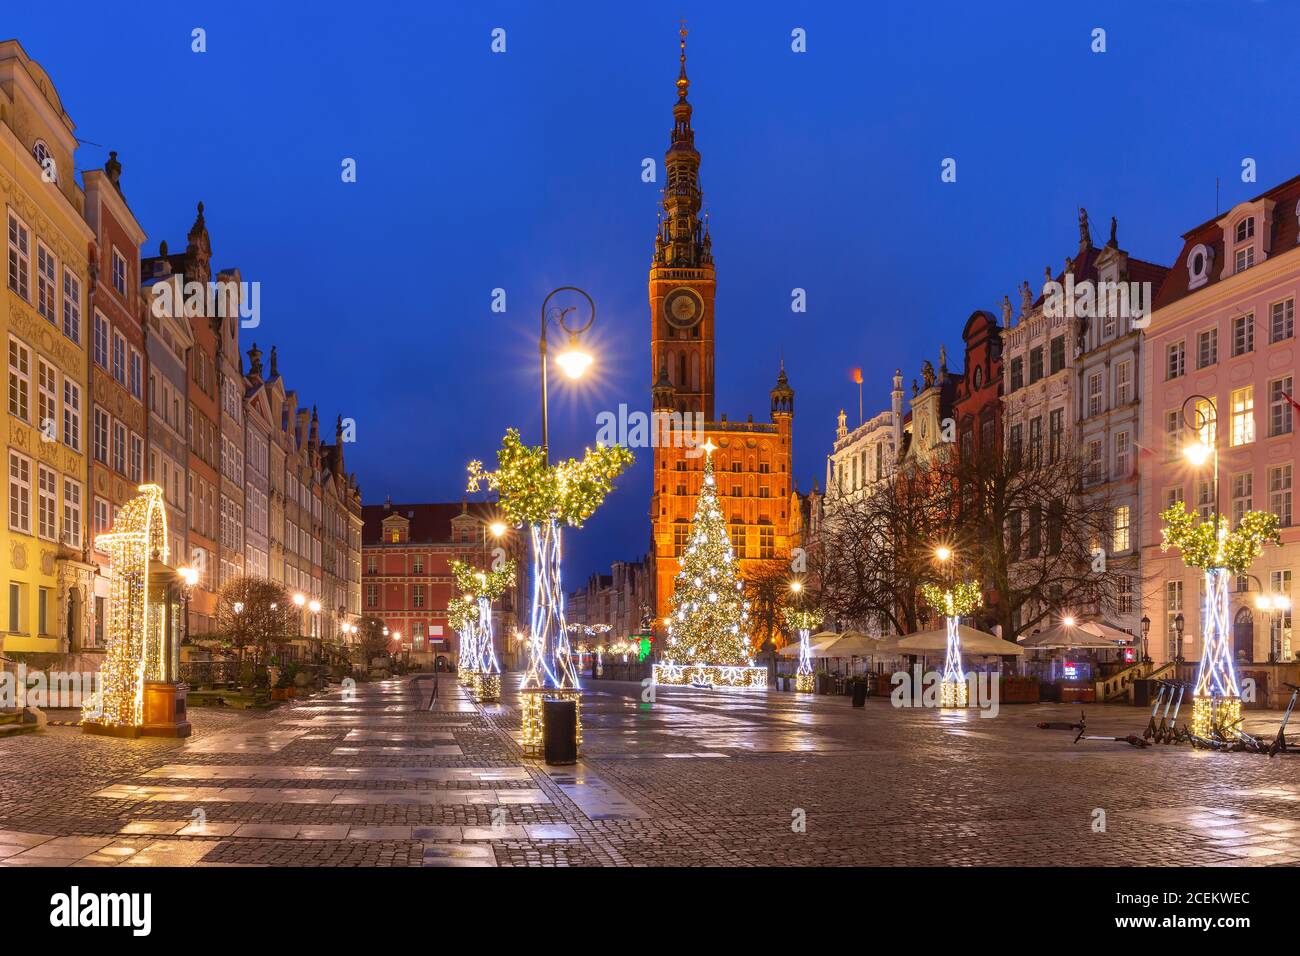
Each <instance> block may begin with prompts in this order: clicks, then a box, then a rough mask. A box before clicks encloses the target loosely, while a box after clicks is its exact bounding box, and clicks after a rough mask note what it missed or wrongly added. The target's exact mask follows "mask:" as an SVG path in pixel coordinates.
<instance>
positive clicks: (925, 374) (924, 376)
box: [921, 359, 934, 388]
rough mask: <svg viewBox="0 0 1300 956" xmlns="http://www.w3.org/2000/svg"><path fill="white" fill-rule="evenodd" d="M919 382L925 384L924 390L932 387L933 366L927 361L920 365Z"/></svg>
mask: <svg viewBox="0 0 1300 956" xmlns="http://www.w3.org/2000/svg"><path fill="white" fill-rule="evenodd" d="M921 381H923V382H925V387H926V388H931V387H933V386H934V366H933V365H931V364H930V360H929V359H926V360H925V361H924V362H922V363H921Z"/></svg>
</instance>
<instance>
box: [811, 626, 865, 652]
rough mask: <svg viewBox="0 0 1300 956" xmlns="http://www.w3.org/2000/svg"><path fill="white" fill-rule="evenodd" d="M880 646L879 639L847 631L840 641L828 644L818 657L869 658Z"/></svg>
mask: <svg viewBox="0 0 1300 956" xmlns="http://www.w3.org/2000/svg"><path fill="white" fill-rule="evenodd" d="M879 645H880V641H879V640H878V639H877V638H874V637H871V636H870V635H867V634H862V633H860V632H858V631H847V632H845V633H844V634H841V635H840V639H839V640H838V641H835V642H834V643H833V644H828V645H826V646H825V647H823V648H821V650H820V651H819V652H818V653H817V654H816V656H817V657H867V656H869V655H871V654H874V653H876V648H877V647H878V646H879Z"/></svg>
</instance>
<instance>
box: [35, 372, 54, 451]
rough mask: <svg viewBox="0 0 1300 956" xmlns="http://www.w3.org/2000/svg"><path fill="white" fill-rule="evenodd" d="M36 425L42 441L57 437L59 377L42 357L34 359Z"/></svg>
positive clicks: (52, 439)
mask: <svg viewBox="0 0 1300 956" xmlns="http://www.w3.org/2000/svg"><path fill="white" fill-rule="evenodd" d="M36 427H37V428H39V429H40V430H41V438H42V439H43V440H44V441H57V440H58V437H59V377H58V373H56V372H55V371H54V366H52V365H50V364H49V363H48V362H46V361H45V360H44V359H42V358H38V359H37V360H36Z"/></svg>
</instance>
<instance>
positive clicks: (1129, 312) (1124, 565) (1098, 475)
mask: <svg viewBox="0 0 1300 956" xmlns="http://www.w3.org/2000/svg"><path fill="white" fill-rule="evenodd" d="M1116 228H1117V226H1116V222H1115V220H1113V219H1112V220H1111V235H1110V239H1109V240H1108V241H1107V243H1106V245H1105V246H1104V247H1103V248H1102V249H1101V250H1100V251H1099V252H1098V253H1097V254H1096V255H1095V257H1093V258H1092V260H1091V274H1092V277H1093V278H1094V280H1095V281H1096V283H1097V287H1098V288H1099V289H1102V290H1105V289H1108V288H1115V287H1116V284H1118V283H1125V284H1126V287H1127V284H1129V283H1139V284H1142V285H1143V287H1144V290H1145V291H1142V292H1141V293H1139V295H1140V298H1134V299H1131V300H1130V304H1129V306H1128V307H1127V308H1125V307H1123V301H1124V300H1123V299H1121V298H1118V297H1116V296H1110V295H1107V294H1103V295H1098V296H1097V298H1096V303H1097V306H1096V309H1095V311H1096V312H1097V313H1098V314H1095V315H1089V316H1083V317H1081V318H1080V319H1079V320H1078V321H1079V355H1078V358H1077V359H1076V361H1075V365H1076V369H1077V372H1078V374H1077V377H1076V379H1075V400H1076V405H1075V409H1074V417H1075V419H1076V421H1077V423H1078V429H1077V434H1076V437H1075V442H1074V445H1075V452H1076V453H1077V454H1080V455H1082V456H1084V457H1085V459H1086V460H1087V462H1088V472H1087V482H1088V489H1089V491H1090V492H1092V493H1094V494H1096V495H1098V496H1104V498H1105V499H1106V501H1107V503H1108V507H1109V508H1110V509H1111V514H1112V518H1111V520H1110V527H1111V533H1110V540H1109V541H1106V542H1099V546H1100V547H1102V548H1104V549H1105V552H1106V562H1107V569H1108V570H1109V571H1116V572H1118V574H1117V577H1116V593H1115V600H1114V604H1113V607H1110V608H1108V609H1107V611H1106V614H1105V617H1106V622H1107V623H1109V624H1111V625H1112V626H1114V627H1118V628H1120V629H1121V630H1125V631H1128V632H1129V633H1130V634H1132V635H1134V636H1138V635H1140V634H1141V633H1142V624H1141V618H1142V607H1141V602H1140V600H1139V593H1140V590H1141V581H1142V567H1141V553H1142V544H1143V539H1142V536H1141V533H1140V532H1141V530H1142V529H1141V527H1140V522H1139V520H1138V517H1139V515H1140V514H1141V503H1140V491H1141V487H1140V478H1139V476H1140V474H1141V473H1142V471H1143V470H1144V469H1145V467H1146V465H1147V464H1148V463H1150V462H1153V459H1152V458H1151V457H1150V456H1149V454H1147V452H1146V451H1145V450H1146V449H1148V448H1149V442H1148V441H1146V440H1144V439H1145V436H1146V435H1147V434H1149V433H1144V432H1143V430H1142V420H1141V408H1142V405H1141V402H1142V392H1141V391H1140V390H1139V385H1140V383H1141V381H1142V377H1141V370H1142V363H1143V358H1144V356H1143V348H1142V337H1141V321H1140V320H1141V315H1140V314H1139V313H1138V311H1137V310H1136V308H1135V306H1136V304H1137V302H1139V301H1140V302H1141V303H1143V305H1144V308H1145V310H1146V311H1148V312H1149V310H1150V306H1151V303H1152V300H1153V298H1154V295H1155V292H1156V290H1158V289H1159V288H1160V284H1161V282H1162V281H1163V279H1164V276H1165V274H1166V272H1167V271H1168V270H1167V269H1166V268H1165V267H1164V266H1160V265H1156V264H1154V263H1151V262H1145V261H1143V260H1141V259H1137V258H1134V257H1132V256H1130V255H1129V254H1128V253H1127V252H1125V251H1124V250H1123V249H1121V248H1120V247H1119V241H1118V239H1117V238H1116ZM1090 244H1091V243H1090ZM1103 306H1104V307H1103ZM1135 319H1136V320H1139V321H1138V324H1137V325H1135V324H1134V320H1135ZM1158 537H1159V536H1158V535H1157V539H1158Z"/></svg>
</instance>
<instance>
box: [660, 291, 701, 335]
mask: <svg viewBox="0 0 1300 956" xmlns="http://www.w3.org/2000/svg"><path fill="white" fill-rule="evenodd" d="M664 318H665V319H666V320H667V321H668V324H669V325H671V326H672V327H673V328H675V329H690V328H694V327H695V326H696V325H698V324H699V321H700V320H701V319H702V318H704V300H703V299H701V298H700V296H699V293H697V292H696V291H695V290H694V289H673V291H672V292H669V293H668V294H667V295H666V296H664Z"/></svg>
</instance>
